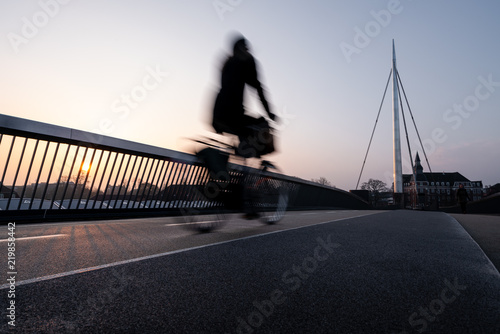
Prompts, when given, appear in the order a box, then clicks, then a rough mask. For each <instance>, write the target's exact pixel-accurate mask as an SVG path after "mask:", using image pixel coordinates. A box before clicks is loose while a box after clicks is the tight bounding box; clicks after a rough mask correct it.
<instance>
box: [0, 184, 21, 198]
mask: <svg viewBox="0 0 500 334" xmlns="http://www.w3.org/2000/svg"><path fill="white" fill-rule="evenodd" d="M11 194H12V198H19V195H18V194H17V192H15V191H14V192H13V191H12V188H8V187H5V186H4V185H3V184H1V183H0V198H9V197H11Z"/></svg>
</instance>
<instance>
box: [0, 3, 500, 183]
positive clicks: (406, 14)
mask: <svg viewBox="0 0 500 334" xmlns="http://www.w3.org/2000/svg"><path fill="white" fill-rule="evenodd" d="M499 15H500V2H498V1H496V0H479V1H474V2H473V1H465V0H441V1H428V0H399V1H398V0H380V1H379V0H370V1H367V0H364V1H361V0H351V1H347V0H346V1H340V0H335V1H326V0H324V1H320V0H314V1H298V0H287V1H285V0H276V1H264V0H252V1H250V0H192V1H172V0H163V1H160V0H143V1H138V0H120V1H118V0H107V1H97V0H37V1H31V0H24V1H2V2H0V32H1V36H2V38H1V39H0V62H1V64H2V75H1V76H0V90H1V94H0V113H2V114H6V115H12V116H17V117H22V118H27V119H31V120H36V121H41V122H46V123H51V124H55V125H60V126H65V127H70V128H76V129H80V130H84V131H93V132H100V133H102V134H105V135H108V136H112V137H117V138H122V139H127V140H131V141H137V142H141V143H145V144H149V145H154V146H159V147H164V148H169V149H174V150H181V151H189V149H190V148H189V141H188V140H186V139H185V138H189V137H191V138H192V137H196V136H200V135H205V134H208V133H210V131H212V130H211V127H210V126H209V124H208V121H209V119H210V112H211V109H212V105H213V100H214V98H215V94H216V91H217V88H218V81H219V72H220V66H221V64H222V62H223V60H224V58H225V57H226V55H227V52H228V51H229V49H230V45H229V43H230V41H231V36H233V35H234V33H235V32H239V33H241V34H243V35H244V36H246V37H247V39H248V40H249V42H250V48H251V51H252V53H253V54H254V56H255V57H256V59H257V60H258V62H259V63H258V64H259V69H260V78H261V81H262V83H263V85H264V86H265V87H266V89H267V95H268V97H269V100H270V102H271V104H272V108H273V110H274V112H275V113H276V114H278V116H280V117H281V123H280V124H278V126H277V128H278V130H279V134H278V135H279V137H278V139H277V140H278V144H277V145H278V148H279V152H278V153H276V154H273V155H271V156H269V160H272V161H275V162H276V163H277V164H278V165H280V166H281V167H282V169H283V171H284V173H285V174H288V175H292V176H297V177H300V178H304V179H312V178H319V177H325V178H326V179H328V180H329V181H330V182H331V183H332V184H333V185H335V186H337V187H339V188H342V189H345V190H349V189H354V188H355V187H356V182H357V180H358V176H359V173H360V169H361V166H362V163H363V158H364V156H365V153H366V149H367V146H368V142H369V139H370V135H371V131H372V129H373V126H374V124H375V119H376V117H377V112H378V109H379V105H380V102H381V100H382V96H383V93H384V88H385V85H386V82H387V78H388V76H389V72H390V70H391V57H392V40H393V39H394V41H395V45H396V54H397V64H398V70H399V74H400V76H401V79H402V81H403V85H404V88H405V91H406V94H407V96H408V99H409V102H410V107H411V110H412V112H413V116H414V118H415V122H416V124H417V126H418V130H419V132H420V135H421V138H422V140H423V141H424V143H425V145H424V146H425V150H426V152H427V156H428V158H429V163H430V165H431V168H432V170H433V171H434V172H441V171H447V172H455V171H458V172H460V173H462V174H463V175H464V176H465V177H467V178H469V179H471V180H472V181H479V180H481V181H483V183H484V185H493V184H495V183H498V182H500V168H499V166H500V131H499V125H500V62H499V54H500V42H499V37H498V35H499V32H500V20H499V19H498V17H499ZM391 99H392V95H391V91H390V90H389V91H388V94H387V96H386V100H385V102H384V105H383V109H382V112H381V115H380V119H379V121H378V125H377V129H376V132H375V135H374V139H373V143H372V147H371V150H370V153H369V155H368V158H367V161H366V166H365V170H364V172H363V176H362V178H361V182H364V181H367V180H368V179H369V178H374V179H380V180H383V181H384V182H386V183H387V185H388V186H390V185H391V183H392V179H391V176H392V115H391V108H392V102H391ZM247 109H248V110H249V112H251V113H254V114H258V113H262V112H263V110H262V107H261V105H260V104H259V103H258V99H257V97H256V95H255V94H254V92H252V91H249V94H248V99H247ZM405 111H406V112H408V109H407V108H406V105H405ZM406 118H407V122H408V124H407V125H408V129H409V140H410V143H411V149H412V153H413V157H414V156H415V154H416V152H417V151H418V152H419V153H420V157H421V158H422V160H423V161H422V162H423V165H424V171H426V172H427V171H428V169H427V166H426V164H425V161H424V156H423V153H422V148H421V147H420V146H419V144H418V139H417V136H416V134H415V131H414V127H413V124H412V123H411V122H410V120H411V118H410V116H409V114H406ZM401 129H402V131H403V132H402V133H401V136H402V141H401V147H402V148H403V160H405V161H408V159H409V155H408V149H407V144H406V139H405V133H404V126H403V125H402V124H401ZM409 166H410V165H409V163H404V164H403V173H405V174H409V173H411V171H410V167H409Z"/></svg>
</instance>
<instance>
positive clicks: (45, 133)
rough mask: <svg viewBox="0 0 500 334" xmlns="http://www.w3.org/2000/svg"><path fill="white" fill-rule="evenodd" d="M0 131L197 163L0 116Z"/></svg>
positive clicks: (188, 156) (174, 154)
mask: <svg viewBox="0 0 500 334" xmlns="http://www.w3.org/2000/svg"><path fill="white" fill-rule="evenodd" d="M0 129H5V130H7V131H9V130H10V131H12V130H13V131H17V132H18V133H25V134H30V135H31V136H32V138H36V139H48V140H50V139H53V140H57V141H60V140H61V139H62V140H64V141H65V142H67V143H73V144H80V145H82V146H89V147H98V148H101V149H116V150H120V151H127V152H130V153H141V154H148V155H154V156H161V157H169V158H172V159H175V160H180V161H185V162H191V163H193V162H196V161H197V159H196V157H195V156H194V155H192V154H188V153H183V152H178V151H174V150H170V149H167V148H161V147H157V146H152V145H147V144H142V143H138V142H133V141H130V140H125V139H119V138H115V137H110V136H105V135H101V134H97V133H93V132H88V131H82V130H77V129H72V128H68V127H64V126H59V125H53V124H48V123H42V122H38V121H32V120H29V119H25V118H20V117H14V116H8V115H2V114H0ZM10 131H9V132H10Z"/></svg>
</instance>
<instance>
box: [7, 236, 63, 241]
mask: <svg viewBox="0 0 500 334" xmlns="http://www.w3.org/2000/svg"><path fill="white" fill-rule="evenodd" d="M65 236H67V234H52V235H40V236H37V237H21V238H17V237H16V240H15V241H19V240H33V239H45V238H60V237H65ZM7 241H9V239H0V242H7Z"/></svg>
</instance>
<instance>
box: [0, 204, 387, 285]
mask: <svg viewBox="0 0 500 334" xmlns="http://www.w3.org/2000/svg"><path fill="white" fill-rule="evenodd" d="M381 212H383V211H380V212H371V213H367V214H362V215H358V216H353V217H346V218H340V219H335V220H328V221H324V222H320V223H317V224H313V225H307V226H298V227H293V228H289V229H286V230H278V231H272V232H267V233H263V234H256V235H250V236H247V237H243V238H237V239H232V240H226V241H220V242H216V243H213V244H207V245H201V246H195V247H190V248H184V249H177V250H174V251H170V252H165V253H160V254H154V255H148V256H143V257H138V258H135V259H129V260H123V261H118V262H113V263H107V264H102V265H99V266H95V267H90V268H82V269H77V270H72V271H67V272H64V273H59V274H54V275H48V276H42V277H36V278H31V279H27V280H24V281H17V282H16V284H15V286H19V285H26V284H31V283H38V282H43V281H48V280H51V279H54V278H60V277H66V276H71V275H77V274H82V273H86V272H90V271H94V270H99V269H104V268H111V267H115V266H119V265H122V264H129V263H134V262H140V261H144V260H150V259H154V258H157V257H162V256H168V255H173V254H177V253H184V252H189V251H192V250H196V249H201V248H206V247H212V246H219V245H224V244H228V243H230V242H235V241H241V240H247V239H253V238H259V237H262V236H267V235H271V234H275V233H282V232H287V231H293V230H298V229H301V228H307V227H311V226H316V225H322V224H328V223H333V222H338V221H342V220H348V219H354V218H360V217H364V216H371V215H374V214H377V213H381ZM9 288H10V284H9V283H7V284H2V285H0V290H4V289H9Z"/></svg>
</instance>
